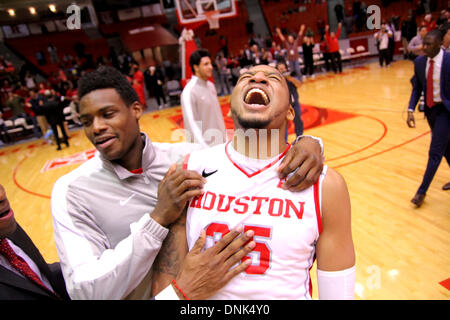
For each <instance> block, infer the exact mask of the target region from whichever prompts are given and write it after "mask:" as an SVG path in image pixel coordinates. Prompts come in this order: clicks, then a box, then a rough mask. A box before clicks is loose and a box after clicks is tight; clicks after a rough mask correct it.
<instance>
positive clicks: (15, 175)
mask: <svg viewBox="0 0 450 320" xmlns="http://www.w3.org/2000/svg"><path fill="white" fill-rule="evenodd" d="M25 159H27V157H25V158H23V159H22V160H20V161H19V163H18V164H17V166H16V167H15V168H14V172H13V180H14V183H15V184H16V186H17V187H18V188H19V189H20V190H22V191H25V192H26V193H29V194H32V195H34V196H38V197H42V198H45V199H50V196H47V195H45V194H40V193H36V192H33V191H31V190H28V189H26V188H24V187H22V186H21V185H20V183H19V181H17V171H18V170H19V167H20V165H21V164H22V162H24V161H25Z"/></svg>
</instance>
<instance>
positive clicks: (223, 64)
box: [216, 52, 231, 96]
mask: <svg viewBox="0 0 450 320" xmlns="http://www.w3.org/2000/svg"><path fill="white" fill-rule="evenodd" d="M216 64H217V68H218V69H219V70H218V71H219V72H218V73H219V81H220V93H219V96H223V95H225V94H226V95H229V94H230V93H231V89H230V85H229V83H228V77H229V75H230V69H228V59H227V58H225V57H224V54H223V53H222V52H219V53H218V54H217V56H216ZM225 92H226V93H225Z"/></svg>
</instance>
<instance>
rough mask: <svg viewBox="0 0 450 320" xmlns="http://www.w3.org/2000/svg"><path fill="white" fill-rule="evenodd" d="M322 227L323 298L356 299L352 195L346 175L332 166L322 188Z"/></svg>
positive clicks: (320, 282)
mask: <svg viewBox="0 0 450 320" xmlns="http://www.w3.org/2000/svg"><path fill="white" fill-rule="evenodd" d="M322 226H323V231H322V233H321V234H320V236H319V240H318V241H317V245H316V256H317V283H318V287H319V298H320V299H331V300H345V299H353V298H354V286H355V250H354V247H353V240H352V230H351V208H350V196H349V193H348V190H347V185H346V183H345V180H344V178H343V177H342V176H341V175H340V174H339V173H337V172H336V171H334V170H333V169H331V168H329V169H328V172H327V175H326V177H325V179H324V182H323V187H322Z"/></svg>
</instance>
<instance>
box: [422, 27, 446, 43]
mask: <svg viewBox="0 0 450 320" xmlns="http://www.w3.org/2000/svg"><path fill="white" fill-rule="evenodd" d="M427 36H428V37H433V38H436V39H437V40H439V41H442V39H443V37H442V32H441V31H440V30H438V29H434V30H431V31H430V32H428V33H427V34H426V35H425V37H427Z"/></svg>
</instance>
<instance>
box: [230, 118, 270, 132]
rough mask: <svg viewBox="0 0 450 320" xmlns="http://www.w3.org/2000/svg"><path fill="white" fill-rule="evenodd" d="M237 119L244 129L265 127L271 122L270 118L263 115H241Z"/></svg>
mask: <svg viewBox="0 0 450 320" xmlns="http://www.w3.org/2000/svg"><path fill="white" fill-rule="evenodd" d="M237 121H238V122H239V124H240V126H241V127H242V128H243V129H257V130H259V129H265V128H267V126H268V125H269V124H270V120H269V119H267V118H266V117H262V116H261V115H241V116H238V117H237Z"/></svg>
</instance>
